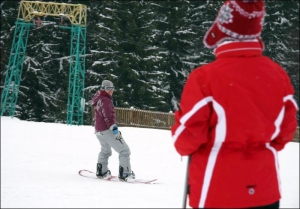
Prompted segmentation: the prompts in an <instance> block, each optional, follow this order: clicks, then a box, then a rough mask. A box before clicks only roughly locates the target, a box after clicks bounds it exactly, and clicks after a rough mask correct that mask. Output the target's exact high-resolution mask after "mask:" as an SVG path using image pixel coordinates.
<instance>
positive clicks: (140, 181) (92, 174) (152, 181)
mask: <svg viewBox="0 0 300 209" xmlns="http://www.w3.org/2000/svg"><path fill="white" fill-rule="evenodd" d="M78 174H79V175H80V176H82V177H86V178H93V179H99V180H103V181H114V182H123V183H131V184H156V182H155V181H157V179H150V180H146V179H134V181H133V182H127V181H120V180H119V178H118V176H111V177H110V178H108V179H101V178H97V177H96V173H95V172H93V171H89V170H80V171H78Z"/></svg>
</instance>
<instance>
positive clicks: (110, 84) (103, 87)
mask: <svg viewBox="0 0 300 209" xmlns="http://www.w3.org/2000/svg"><path fill="white" fill-rule="evenodd" d="M105 87H113V88H114V84H113V83H112V82H111V81H109V80H103V81H102V84H101V90H105Z"/></svg>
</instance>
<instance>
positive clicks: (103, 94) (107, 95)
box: [100, 91, 112, 99]
mask: <svg viewBox="0 0 300 209" xmlns="http://www.w3.org/2000/svg"><path fill="white" fill-rule="evenodd" d="M100 95H101V96H105V97H108V98H110V99H112V96H110V95H109V94H108V93H107V92H106V91H100Z"/></svg>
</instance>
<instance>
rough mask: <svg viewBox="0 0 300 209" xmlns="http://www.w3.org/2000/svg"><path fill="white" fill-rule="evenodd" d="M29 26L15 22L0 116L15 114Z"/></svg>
mask: <svg viewBox="0 0 300 209" xmlns="http://www.w3.org/2000/svg"><path fill="white" fill-rule="evenodd" d="M31 25H32V24H31V23H25V22H23V21H17V22H16V27H15V32H14V37H13V43H12V48H11V50H10V56H9V61H8V65H7V70H6V72H5V73H6V76H5V81H4V85H3V91H2V94H1V115H3V114H4V112H5V111H8V114H9V115H10V116H13V115H14V113H15V106H16V103H17V99H18V93H19V87H20V80H21V75H22V69H23V62H24V59H25V52H26V46H27V40H28V35H29V29H30V26H31Z"/></svg>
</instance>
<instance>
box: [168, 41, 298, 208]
mask: <svg viewBox="0 0 300 209" xmlns="http://www.w3.org/2000/svg"><path fill="white" fill-rule="evenodd" d="M215 54H216V57H217V59H216V60H215V61H214V62H212V63H210V64H207V65H204V66H202V67H199V68H197V69H195V70H194V71H193V72H192V73H191V74H190V76H189V78H188V80H187V82H186V84H185V86H184V90H183V93H182V97H181V101H180V110H179V111H177V112H176V113H175V124H174V126H173V127H172V136H173V142H174V146H175V148H176V150H177V151H178V153H179V154H180V155H191V162H190V165H189V182H188V183H189V186H190V194H189V201H190V206H191V207H196V208H197V207H212V208H215V207H223V208H234V207H253V206H261V205H268V204H271V203H274V202H276V201H278V200H279V199H280V178H279V166H278V158H277V151H279V150H281V149H283V148H284V146H285V144H286V143H287V142H289V141H291V140H292V139H293V137H294V133H295V131H296V127H297V121H296V114H297V108H298V107H297V104H296V102H295V100H294V99H293V94H294V90H293V87H292V85H291V82H290V79H289V77H288V75H287V74H286V72H285V71H284V70H283V69H282V68H281V67H280V66H279V65H278V64H276V63H275V62H273V61H272V60H271V59H269V58H267V57H265V56H262V49H261V47H260V44H259V43H257V42H239V43H229V44H226V45H222V46H220V47H219V48H217V49H216V51H215Z"/></svg>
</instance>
